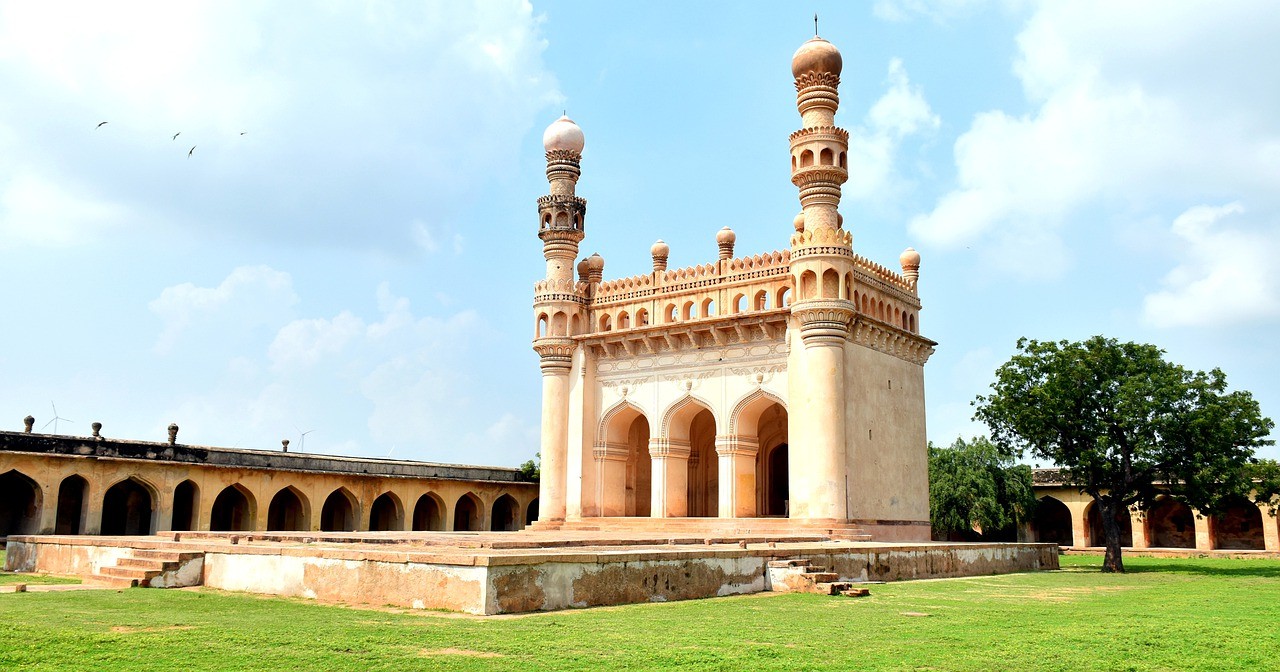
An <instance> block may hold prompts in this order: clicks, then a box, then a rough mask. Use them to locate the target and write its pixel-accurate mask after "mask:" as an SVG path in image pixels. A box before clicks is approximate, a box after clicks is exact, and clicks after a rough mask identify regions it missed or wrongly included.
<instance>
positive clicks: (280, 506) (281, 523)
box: [267, 486, 311, 532]
mask: <svg viewBox="0 0 1280 672" xmlns="http://www.w3.org/2000/svg"><path fill="white" fill-rule="evenodd" d="M309 529H311V516H310V514H309V511H308V509H307V505H306V497H305V496H303V494H302V493H301V492H300V491H298V490H297V489H296V488H294V487H293V486H288V487H285V488H281V490H280V492H277V493H276V494H275V496H274V497H272V498H271V503H270V504H268V505H267V530H269V531H271V532H305V531H307V530H309Z"/></svg>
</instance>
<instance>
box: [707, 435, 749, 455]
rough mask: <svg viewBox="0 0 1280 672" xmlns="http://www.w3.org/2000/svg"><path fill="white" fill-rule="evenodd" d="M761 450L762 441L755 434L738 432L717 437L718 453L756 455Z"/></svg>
mask: <svg viewBox="0 0 1280 672" xmlns="http://www.w3.org/2000/svg"><path fill="white" fill-rule="evenodd" d="M759 452H760V441H759V440H758V439H757V437H754V436H739V435H737V434H729V435H723V434H722V435H719V436H717V437H716V454H717V455H742V456H746V457H755V456H756V455H757V454H758V453H759Z"/></svg>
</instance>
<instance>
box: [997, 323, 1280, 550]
mask: <svg viewBox="0 0 1280 672" xmlns="http://www.w3.org/2000/svg"><path fill="white" fill-rule="evenodd" d="M974 404H975V406H976V408H977V411H976V414H975V416H974V417H975V418H977V419H979V420H982V421H984V422H985V423H986V424H987V426H988V427H989V428H990V429H991V438H992V441H993V442H994V443H995V444H996V445H997V446H999V447H1000V449H1001V450H1005V451H1009V452H1011V453H1014V454H1017V455H1023V454H1026V453H1030V454H1031V455H1034V456H1035V457H1036V458H1038V459H1042V460H1048V461H1052V462H1054V463H1056V464H1057V465H1058V466H1060V467H1061V468H1062V469H1063V471H1064V476H1065V477H1066V478H1067V480H1068V482H1071V483H1074V484H1076V485H1077V486H1079V487H1080V489H1081V491H1082V492H1085V493H1088V494H1089V495H1091V496H1092V497H1093V498H1094V499H1095V500H1096V502H1097V506H1099V507H1100V511H1099V513H1100V514H1101V518H1102V521H1103V528H1104V533H1105V537H1106V547H1107V556H1106V559H1105V560H1104V562H1103V568H1104V569H1105V570H1109V571H1123V570H1124V568H1123V565H1122V564H1121V561H1120V529H1119V526H1118V524H1116V522H1115V520H1114V518H1115V514H1116V512H1119V511H1121V510H1122V507H1127V506H1131V505H1133V506H1137V507H1139V508H1145V507H1148V506H1150V505H1152V504H1153V503H1154V499H1155V496H1156V495H1157V494H1158V493H1159V492H1160V490H1157V485H1159V486H1160V487H1161V488H1162V489H1164V490H1167V491H1170V492H1171V493H1172V494H1173V495H1174V496H1175V497H1178V498H1180V499H1182V500H1184V501H1186V502H1187V503H1189V504H1190V505H1192V506H1194V507H1196V508H1198V509H1200V510H1201V511H1204V512H1207V513H1213V512H1215V511H1217V510H1220V509H1221V507H1222V505H1223V504H1224V503H1225V501H1226V500H1227V499H1228V498H1231V497H1235V496H1241V495H1244V494H1246V493H1248V492H1249V491H1250V488H1251V483H1250V482H1249V479H1248V478H1247V474H1246V471H1247V468H1248V467H1247V465H1248V464H1249V463H1250V461H1251V460H1252V459H1253V453H1254V449H1255V448H1256V447H1258V446H1263V445H1269V444H1270V443H1272V442H1271V441H1268V440H1267V436H1268V434H1269V433H1270V431H1271V429H1272V428H1273V427H1274V426H1275V425H1274V423H1272V422H1271V420H1270V419H1268V418H1265V417H1263V416H1262V414H1261V411H1260V409H1259V407H1258V402H1257V401H1255V400H1254V398H1253V396H1252V395H1251V394H1249V393H1248V392H1244V391H1234V392H1228V391H1227V381H1226V376H1225V375H1224V374H1223V373H1222V371H1221V370H1220V369H1213V370H1212V371H1210V372H1208V373H1205V372H1203V371H1191V370H1188V369H1185V368H1183V367H1181V366H1179V365H1177V364H1173V363H1170V362H1167V361H1165V359H1164V351H1162V350H1160V349H1159V348H1157V347H1155V346H1153V345H1145V344H1138V343H1120V342H1118V341H1116V340H1115V339H1109V338H1104V337H1102V336H1095V337H1093V338H1090V339H1089V340H1087V341H1083V342H1069V341H1059V342H1041V341H1035V340H1028V339H1025V338H1023V339H1020V340H1019V341H1018V351H1017V353H1015V354H1014V356H1013V357H1012V358H1011V359H1010V360H1009V361H1008V362H1006V363H1005V364H1003V365H1001V366H1000V368H999V369H997V370H996V381H995V382H994V383H992V385H991V393H990V394H988V395H985V396H979V397H978V398H977V400H976V401H975V402H974Z"/></svg>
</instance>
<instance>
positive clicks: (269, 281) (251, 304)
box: [147, 266, 298, 353]
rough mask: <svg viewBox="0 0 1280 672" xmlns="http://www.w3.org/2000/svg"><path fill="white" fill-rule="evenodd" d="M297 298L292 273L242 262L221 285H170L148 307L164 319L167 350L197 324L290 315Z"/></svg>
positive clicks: (162, 340) (159, 344)
mask: <svg viewBox="0 0 1280 672" xmlns="http://www.w3.org/2000/svg"><path fill="white" fill-rule="evenodd" d="M297 302H298V296H297V294H295V293H294V291H293V279H292V278H291V277H290V275H289V274H288V273H285V272H282V271H277V270H275V269H272V268H270V267H268V266H241V267H239V268H236V269H235V270H233V271H231V274H230V275H228V276H227V277H226V279H224V280H223V281H222V282H221V283H219V284H218V286H217V287H197V286H196V285H194V284H192V283H190V282H184V283H182V284H180V285H174V286H172V287H166V288H165V289H164V290H163V291H161V292H160V296H159V297H157V298H156V299H154V300H153V301H151V302H150V303H148V304H147V307H148V308H150V309H151V312H153V313H155V314H156V315H158V316H159V317H160V319H161V321H162V322H163V327H162V329H161V332H160V336H159V338H157V340H156V346H155V347H156V351H157V352H160V353H167V352H169V351H170V350H171V349H172V348H173V347H174V345H175V344H176V343H177V341H178V338H179V337H180V336H181V335H182V334H183V333H184V332H185V331H187V330H188V329H190V328H191V327H193V326H194V325H197V324H208V323H212V322H221V323H223V324H228V323H233V324H234V325H235V326H236V327H237V328H239V329H243V328H246V327H249V326H253V325H259V324H270V323H274V322H278V321H280V320H283V319H285V318H287V316H288V314H287V310H288V309H289V308H290V307H291V306H293V305H294V304H295V303H297Z"/></svg>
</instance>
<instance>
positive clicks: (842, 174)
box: [791, 164, 849, 197]
mask: <svg viewBox="0 0 1280 672" xmlns="http://www.w3.org/2000/svg"><path fill="white" fill-rule="evenodd" d="M848 181H849V171H848V170H845V169H844V168H841V167H840V166H831V165H826V164H814V165H812V166H800V167H799V168H796V169H795V170H794V171H792V172H791V184H794V185H796V186H797V187H800V188H801V189H807V188H819V187H826V188H830V187H832V186H834V187H835V188H836V189H837V191H836V194H837V195H839V187H840V185H842V184H844V183H845V182H848ZM801 196H802V197H803V196H804V194H801Z"/></svg>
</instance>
